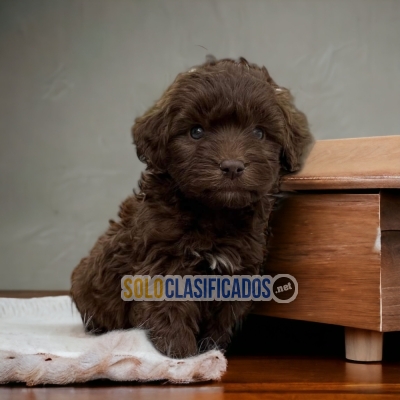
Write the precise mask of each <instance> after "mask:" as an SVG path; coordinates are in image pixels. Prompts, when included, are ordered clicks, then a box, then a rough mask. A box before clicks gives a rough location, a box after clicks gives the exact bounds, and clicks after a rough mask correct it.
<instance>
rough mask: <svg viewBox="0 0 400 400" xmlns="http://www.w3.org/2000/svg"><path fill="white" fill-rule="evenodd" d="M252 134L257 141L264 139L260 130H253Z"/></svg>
mask: <svg viewBox="0 0 400 400" xmlns="http://www.w3.org/2000/svg"><path fill="white" fill-rule="evenodd" d="M252 133H253V135H254V136H255V137H256V138H257V139H262V138H263V137H264V131H263V129H261V128H255V129H253V132H252Z"/></svg>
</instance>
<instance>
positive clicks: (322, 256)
mask: <svg viewBox="0 0 400 400" xmlns="http://www.w3.org/2000/svg"><path fill="white" fill-rule="evenodd" d="M281 187H282V189H283V190H285V191H288V197H287V198H286V199H285V200H284V201H283V202H282V206H281V207H280V209H278V210H277V211H276V212H275V213H274V215H273V218H272V233H273V237H272V239H271V242H270V255H269V259H268V262H267V266H266V272H267V273H268V274H271V275H275V274H290V275H292V276H294V277H295V278H296V280H297V281H298V284H299V293H298V296H297V298H296V300H295V301H293V302H292V303H288V304H279V303H274V302H269V303H265V302H264V303H263V302H261V303H259V305H258V308H257V310H256V312H257V313H260V314H263V315H269V316H274V317H281V318H289V319H299V320H304V321H314V322H320V323H328V324H336V325H341V326H344V327H346V330H345V334H346V357H347V358H348V359H351V360H356V361H379V360H381V359H382V340H383V332H391V331H400V136H386V137H373V138H359V139H341V140H325V141H317V142H316V144H315V146H314V148H313V150H312V152H311V153H310V155H309V158H308V159H307V162H306V164H305V167H304V168H303V170H302V171H301V172H300V173H298V174H294V175H290V176H287V177H285V179H284V180H283V182H282V186H281Z"/></svg>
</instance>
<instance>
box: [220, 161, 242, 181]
mask: <svg viewBox="0 0 400 400" xmlns="http://www.w3.org/2000/svg"><path fill="white" fill-rule="evenodd" d="M219 168H220V169H221V171H222V172H223V173H224V175H225V176H226V177H227V178H230V179H232V180H233V179H235V178H238V177H239V176H240V175H242V174H243V172H244V170H245V166H244V164H243V162H242V161H239V160H224V161H222V162H221V164H220V165H219Z"/></svg>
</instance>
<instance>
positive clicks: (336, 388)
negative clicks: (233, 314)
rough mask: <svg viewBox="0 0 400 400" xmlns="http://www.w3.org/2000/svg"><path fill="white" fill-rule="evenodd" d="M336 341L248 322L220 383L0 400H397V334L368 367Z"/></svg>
mask: <svg viewBox="0 0 400 400" xmlns="http://www.w3.org/2000/svg"><path fill="white" fill-rule="evenodd" d="M14 293H15V292H14ZM4 295H6V293H4V292H0V297H1V296H4ZM18 295H19V297H25V296H24V293H19V294H18ZM25 295H26V293H25ZM33 295H35V294H33ZM28 297H29V296H28ZM343 336H344V334H343V328H341V327H337V326H333V325H324V324H314V323H308V322H300V321H288V320H283V319H278V318H269V317H262V316H258V315H251V316H250V317H249V318H248V320H247V321H246V323H245V324H244V326H243V328H242V329H241V331H240V332H239V333H238V334H237V335H236V337H235V339H234V341H233V343H232V346H231V347H230V349H229V351H228V353H227V357H228V371H227V373H226V374H225V376H224V377H223V379H222V381H221V382H213V383H202V384H195V385H187V386H178V385H168V384H164V383H162V382H160V383H157V384H136V383H116V382H109V381H95V382H90V383H87V384H79V385H69V386H64V387H57V386H40V387H34V388H28V387H26V386H25V385H23V384H9V385H4V386H0V399H1V400H14V399H18V400H28V399H29V400H33V399H35V400H47V399H55V400H58V399H67V398H68V399H71V398H72V399H75V400H92V399H93V400H94V399H96V400H102V399H118V400H125V399H129V400H132V399H135V400H136V399H138V400H139V399H146V400H147V399H158V398H160V399H162V400H169V399H174V400H175V399H176V400H180V399H192V400H195V399H207V400H214V399H244V400H250V399H272V400H273V399H310V400H313V399H361V398H364V397H367V398H371V399H395V398H400V346H399V343H400V334H399V333H398V332H395V333H389V334H386V335H385V339H384V361H383V362H382V363H372V364H359V363H353V362H346V360H345V359H344V338H343Z"/></svg>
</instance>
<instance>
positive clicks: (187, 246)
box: [71, 57, 313, 358]
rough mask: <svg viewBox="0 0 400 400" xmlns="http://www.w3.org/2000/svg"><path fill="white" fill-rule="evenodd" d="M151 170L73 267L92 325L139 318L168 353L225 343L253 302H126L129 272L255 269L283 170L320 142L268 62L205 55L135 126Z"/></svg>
mask: <svg viewBox="0 0 400 400" xmlns="http://www.w3.org/2000/svg"><path fill="white" fill-rule="evenodd" d="M132 135H133V140H134V144H135V145H136V150H137V154H138V157H139V159H140V160H142V161H143V162H145V163H146V165H147V167H146V170H145V172H144V173H143V174H142V176H141V179H140V181H139V188H140V191H138V192H134V195H133V196H130V197H128V198H127V199H126V200H125V201H124V202H123V203H122V204H121V206H120V211H119V220H118V221H113V220H110V221H109V227H108V230H107V231H106V232H105V233H104V234H103V235H102V236H101V237H100V238H99V239H98V241H97V243H96V244H95V245H94V247H93V249H92V250H91V252H90V254H89V255H88V256H87V257H85V258H83V259H82V261H81V262H80V264H79V265H78V266H77V267H76V268H75V270H74V271H73V274H72V287H71V296H72V298H73V300H74V302H75V304H76V306H77V308H78V310H79V311H80V313H81V315H82V318H83V320H84V322H85V325H86V327H87V329H88V330H95V331H97V332H104V331H109V330H113V329H127V328H132V327H141V328H144V329H146V330H147V331H148V334H149V337H150V339H151V340H152V342H153V343H154V345H155V347H156V348H157V349H158V350H160V351H161V352H162V353H164V354H166V355H168V356H170V357H179V358H183V357H188V356H192V355H195V354H198V353H199V351H203V350H207V349H209V348H215V347H218V348H220V349H225V348H226V346H227V345H228V344H229V342H230V340H231V336H232V333H233V331H234V328H235V326H236V325H237V324H238V323H240V322H241V321H242V320H243V318H244V317H245V316H246V314H248V312H249V310H250V307H251V304H252V303H251V302H250V301H224V302H222V301H176V302H175V301H161V302H146V301H142V302H139V301H138V302H135V301H133V302H125V301H122V300H121V278H122V277H123V276H124V275H135V274H136V275H150V276H154V275H181V276H183V275H210V274H221V275H239V274H243V275H254V274H259V273H260V269H261V267H262V265H263V263H264V261H265V258H266V250H267V236H268V234H267V232H268V231H267V227H268V219H269V215H270V213H271V210H272V207H273V204H274V200H275V198H276V197H277V196H276V194H277V193H278V191H279V179H280V177H281V176H282V174H284V173H287V172H293V171H297V170H299V169H300V168H301V165H302V161H303V159H304V157H305V155H306V154H307V151H308V149H309V148H310V145H311V143H312V141H313V139H312V135H311V134H310V131H309V127H308V123H307V119H306V117H305V115H304V114H303V113H302V112H300V111H299V110H298V109H297V108H296V107H295V105H294V103H293V97H292V96H291V94H290V92H289V90H287V89H285V88H283V87H280V86H278V85H277V84H276V83H275V82H274V81H273V80H272V78H271V77H270V75H269V73H268V71H267V69H266V68H265V67H258V66H257V65H255V64H250V63H249V62H247V61H246V60H245V59H244V58H240V59H239V60H237V61H235V60H231V59H223V60H218V61H217V60H216V59H215V58H213V57H209V58H208V59H207V61H206V62H205V63H204V64H202V65H200V66H197V67H194V68H192V69H190V70H189V71H187V72H183V73H180V74H179V75H178V76H177V77H176V79H175V81H174V82H173V83H172V84H171V86H170V87H169V88H168V89H167V90H166V91H165V93H164V94H163V95H162V97H161V98H160V99H159V100H158V101H157V102H156V103H155V104H154V105H153V106H152V107H151V108H150V109H149V110H148V111H147V112H146V113H145V114H144V115H143V116H141V117H139V118H137V119H136V121H135V124H134V126H133V128H132Z"/></svg>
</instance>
